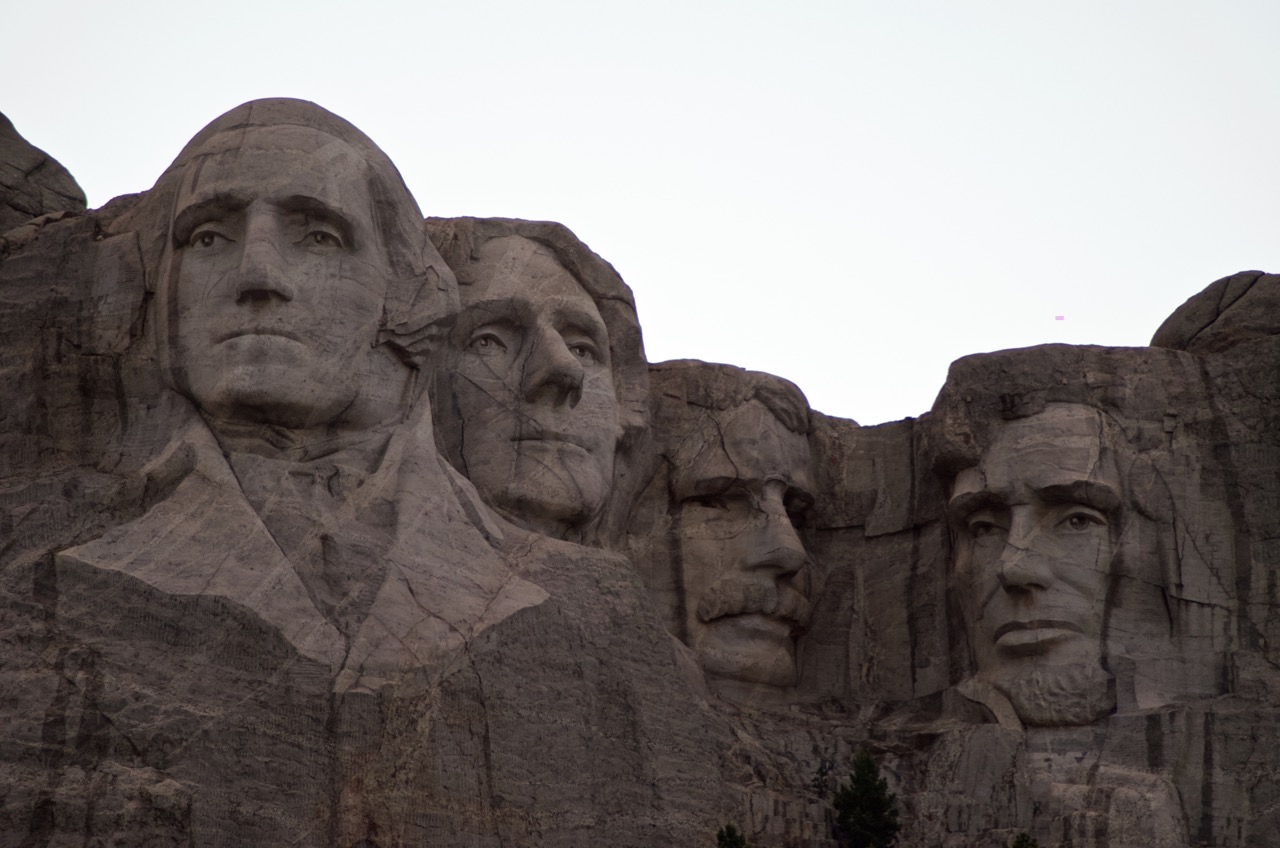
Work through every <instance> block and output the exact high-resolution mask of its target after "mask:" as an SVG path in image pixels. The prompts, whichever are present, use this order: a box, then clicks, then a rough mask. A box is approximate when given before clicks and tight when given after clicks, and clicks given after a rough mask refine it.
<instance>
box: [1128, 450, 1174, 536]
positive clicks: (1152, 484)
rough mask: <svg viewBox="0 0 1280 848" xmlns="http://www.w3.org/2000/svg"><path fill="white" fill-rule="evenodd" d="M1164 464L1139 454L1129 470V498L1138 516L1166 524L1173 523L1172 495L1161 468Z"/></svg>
mask: <svg viewBox="0 0 1280 848" xmlns="http://www.w3.org/2000/svg"><path fill="white" fill-rule="evenodd" d="M1164 464H1165V463H1164V462H1161V461H1160V459H1159V458H1156V457H1152V456H1151V454H1149V453H1144V454H1140V455H1139V456H1138V458H1137V459H1136V460H1135V461H1134V463H1133V465H1132V466H1130V468H1129V474H1128V480H1127V483H1128V485H1127V486H1126V488H1127V489H1128V490H1129V497H1130V499H1131V500H1132V501H1133V507H1134V509H1136V510H1137V511H1138V513H1139V514H1140V515H1142V516H1143V517H1145V518H1148V519H1150V520H1152V521H1157V522H1160V523H1162V524H1168V523H1170V522H1172V521H1173V493H1172V492H1170V491H1169V483H1168V479H1167V476H1166V474H1165V471H1166V469H1165V468H1162V467H1161V466H1163V465H1164Z"/></svg>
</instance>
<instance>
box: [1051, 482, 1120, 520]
mask: <svg viewBox="0 0 1280 848" xmlns="http://www.w3.org/2000/svg"><path fill="white" fill-rule="evenodd" d="M1036 494H1037V495H1039V496H1040V497H1041V498H1042V499H1043V500H1046V501H1048V502H1050V503H1056V504H1073V503H1079V504H1086V505H1088V506H1091V507H1093V508H1094V509H1098V510H1101V511H1103V512H1111V511H1112V510H1115V509H1118V508H1119V506H1120V495H1119V493H1117V492H1116V490H1115V489H1113V488H1111V487H1110V486H1108V485H1107V484H1106V483H1099V482H1096V481H1090V480H1075V481H1073V482H1071V483H1057V484H1053V485H1049V486H1044V487H1042V488H1039V489H1036Z"/></svg>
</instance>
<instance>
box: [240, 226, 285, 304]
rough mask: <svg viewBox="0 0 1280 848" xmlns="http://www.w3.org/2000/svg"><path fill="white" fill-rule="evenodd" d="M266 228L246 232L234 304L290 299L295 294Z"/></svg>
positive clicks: (283, 260)
mask: <svg viewBox="0 0 1280 848" xmlns="http://www.w3.org/2000/svg"><path fill="white" fill-rule="evenodd" d="M265 229H267V228H266V227H262V226H258V227H254V226H250V227H249V229H248V231H247V232H246V233H245V245H244V253H243V254H242V255H241V256H240V268H239V274H238V280H237V281H236V302H237V303H246V302H261V301H269V300H273V299H274V300H282V301H285V302H288V301H290V300H293V298H294V295H295V294H296V293H297V292H296V291H295V289H294V285H293V283H292V282H291V281H290V279H289V269H288V265H287V263H286V262H285V258H284V257H283V256H281V255H280V248H279V246H278V245H277V244H276V241H275V239H274V238H273V237H272V234H271V233H270V232H264V231H263V230H265Z"/></svg>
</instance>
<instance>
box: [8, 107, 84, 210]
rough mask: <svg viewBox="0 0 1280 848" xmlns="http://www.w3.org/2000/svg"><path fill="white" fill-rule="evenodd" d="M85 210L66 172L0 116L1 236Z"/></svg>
mask: <svg viewBox="0 0 1280 848" xmlns="http://www.w3.org/2000/svg"><path fill="white" fill-rule="evenodd" d="M84 209H85V199H84V191H83V190H81V188H80V186H79V185H77V184H76V181H75V179H74V178H73V177H72V176H71V174H70V173H68V172H67V169H66V168H64V167H62V165H60V164H59V163H58V161H57V160H56V159H53V158H51V157H50V156H49V155H48V154H47V153H45V152H44V151H43V150H40V149H39V148H37V147H34V146H32V145H31V143H30V142H28V141H27V140H26V139H25V138H23V137H22V136H21V135H20V134H19V133H18V130H17V129H16V128H15V127H14V125H13V122H12V121H10V120H9V119H8V118H6V117H5V116H4V115H2V114H0V234H3V233H6V232H8V231H9V230H12V229H14V228H15V227H18V226H20V225H22V224H26V223H27V222H28V221H30V220H31V219H32V218H39V217H40V216H42V215H56V214H57V213H60V212H83V211H84Z"/></svg>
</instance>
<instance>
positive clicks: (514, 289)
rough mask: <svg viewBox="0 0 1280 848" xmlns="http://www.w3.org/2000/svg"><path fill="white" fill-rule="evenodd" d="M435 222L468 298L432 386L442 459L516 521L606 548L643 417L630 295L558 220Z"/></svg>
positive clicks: (640, 357)
mask: <svg viewBox="0 0 1280 848" xmlns="http://www.w3.org/2000/svg"><path fill="white" fill-rule="evenodd" d="M428 227H429V229H430V231H431V233H432V237H433V238H434V239H435V240H436V242H437V244H438V245H439V247H440V250H441V252H442V253H443V254H444V255H445V256H446V257H447V258H448V260H449V262H450V264H451V265H452V266H453V268H454V270H455V271H456V272H457V276H458V283H459V297H460V299H461V311H460V313H459V315H458V320H457V322H456V323H455V325H454V328H453V332H452V333H451V335H450V337H449V345H448V348H449V356H448V357H445V358H442V359H441V362H442V365H443V367H442V368H441V370H440V372H439V373H438V374H437V382H436V385H435V388H434V390H433V392H432V400H433V403H434V405H435V409H436V421H437V427H438V430H437V432H438V433H439V434H440V436H441V443H442V447H443V451H444V453H445V455H446V456H447V457H448V458H449V460H450V461H451V462H452V463H453V464H454V466H455V467H457V468H458V469H459V470H460V471H462V472H463V473H464V474H465V475H466V476H467V477H468V478H470V480H471V482H472V483H474V484H475V486H476V488H477V489H478V490H479V492H480V494H481V496H482V497H483V498H484V499H485V500H486V501H487V502H488V503H489V504H491V505H492V506H494V507H495V508H497V509H498V510H499V511H500V512H502V513H503V514H504V515H506V516H507V517H508V518H510V519H511V520H513V521H515V522H516V523H517V524H520V525H522V526H524V527H527V528H529V529H531V530H534V531H536V532H538V533H542V534H544V535H547V536H552V537H555V538H560V539H568V540H572V541H578V542H584V543H587V544H603V545H606V546H610V545H611V537H613V536H616V535H617V529H618V528H617V527H616V525H617V524H620V523H621V519H622V517H623V516H624V515H625V508H626V501H627V498H628V495H627V485H628V472H629V467H628V462H629V459H630V453H631V449H632V448H633V447H634V445H635V442H636V439H637V437H638V435H639V434H640V433H641V432H642V431H643V430H644V427H645V425H646V408H645V387H646V385H647V379H646V378H647V371H646V366H645V361H644V351H643V348H642V346H641V343H640V328H639V324H638V322H637V320H636V315H635V307H634V306H633V305H632V302H631V292H630V290H629V289H628V288H627V286H626V284H625V283H623V282H622V279H621V278H620V277H619V276H618V274H617V272H616V271H614V270H613V268H612V267H611V266H610V265H609V264H608V263H607V262H605V261H604V260H602V259H601V258H600V257H598V256H596V255H595V254H594V253H592V252H591V250H590V249H589V248H587V246H586V245H584V244H583V243H582V242H581V241H579V240H578V239H577V238H576V237H575V236H574V235H573V234H572V233H571V232H569V231H568V230H567V229H566V228H564V227H562V226H560V225H559V224H551V223H543V222H534V221H517V220H505V219H475V218H460V219H451V220H450V219H431V220H429V222H428ZM611 506H613V507H615V508H614V509H613V510H612V511H611V510H610V507H611Z"/></svg>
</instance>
